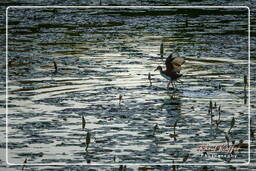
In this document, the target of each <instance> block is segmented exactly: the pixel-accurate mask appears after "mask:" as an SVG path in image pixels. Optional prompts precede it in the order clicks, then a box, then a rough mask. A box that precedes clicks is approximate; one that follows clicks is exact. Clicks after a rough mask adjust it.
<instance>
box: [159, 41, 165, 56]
mask: <svg viewBox="0 0 256 171" xmlns="http://www.w3.org/2000/svg"><path fill="white" fill-rule="evenodd" d="M160 55H161V58H163V57H164V43H163V42H162V43H161V45H160Z"/></svg>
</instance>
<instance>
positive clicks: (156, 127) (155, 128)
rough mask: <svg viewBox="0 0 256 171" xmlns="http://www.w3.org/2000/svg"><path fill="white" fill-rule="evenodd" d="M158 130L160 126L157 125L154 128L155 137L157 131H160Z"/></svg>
mask: <svg viewBox="0 0 256 171" xmlns="http://www.w3.org/2000/svg"><path fill="white" fill-rule="evenodd" d="M158 129H159V127H158V124H156V125H155V126H154V129H153V136H155V134H156V130H158Z"/></svg>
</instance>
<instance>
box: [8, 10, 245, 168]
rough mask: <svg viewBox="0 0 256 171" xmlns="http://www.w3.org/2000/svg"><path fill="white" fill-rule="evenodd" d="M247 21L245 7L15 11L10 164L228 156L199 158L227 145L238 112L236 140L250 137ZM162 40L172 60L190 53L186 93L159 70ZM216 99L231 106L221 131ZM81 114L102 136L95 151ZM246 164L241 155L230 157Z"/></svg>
mask: <svg viewBox="0 0 256 171" xmlns="http://www.w3.org/2000/svg"><path fill="white" fill-rule="evenodd" d="M234 26H235V27H234ZM246 27H247V13H246V11H245V10H244V9H232V10H231V9H226V10H224V9H223V10H218V9H215V10H201V9H200V10H195V11H194V10H185V9H179V10H178V9H51V8H50V9H19V10H14V9H10V11H9V47H10V49H9V56H8V60H9V68H8V69H9V90H10V94H9V101H10V103H9V104H10V106H9V116H8V121H9V122H10V125H9V143H10V149H9V154H10V155H9V156H10V159H11V161H12V162H16V163H22V162H23V161H24V157H28V158H29V161H30V162H31V163H32V162H34V163H46V162H47V163H53V162H67V163H70V162H85V159H86V160H87V162H89V161H90V162H91V163H111V162H113V160H112V159H113V156H115V158H116V160H117V161H118V162H120V163H125V162H127V163H144V162H146V163H157V162H166V163H170V162H172V161H173V160H174V159H175V162H181V161H182V159H183V157H184V156H186V154H188V153H191V156H192V157H189V159H190V160H191V162H201V161H202V162H204V161H213V162H216V161H217V162H220V163H221V162H223V160H219V159H216V158H214V159H205V158H200V157H199V156H198V153H197V152H196V148H195V146H194V144H198V143H201V142H209V143H222V142H225V137H224V136H223V135H224V132H225V129H227V128H228V127H229V124H230V119H229V118H230V116H233V115H234V116H235V117H236V122H237V124H236V126H235V129H234V134H233V135H232V138H233V139H240V138H243V139H246V137H247V128H246V124H244V123H245V122H246V121H247V118H248V117H247V115H243V116H242V117H239V115H238V114H239V112H244V113H246V112H245V111H247V106H246V105H245V104H246V103H245V104H243V100H245V98H244V99H243V97H241V96H240V94H241V93H243V84H242V81H241V80H242V79H241V78H243V75H246V74H247V57H246V53H247V37H246V36H245V34H244V32H246V29H245V28H246ZM161 42H163V43H164V45H165V47H166V48H165V52H164V54H163V56H164V57H166V56H165V55H166V54H169V53H170V52H172V51H173V50H174V49H175V48H177V49H179V52H181V53H182V56H186V60H187V64H186V65H185V66H184V77H182V81H183V84H179V85H178V86H177V88H178V89H177V90H170V91H166V80H163V78H161V76H160V75H159V74H156V73H153V70H154V69H155V68H156V66H158V65H162V60H161V58H160V51H159V46H160V44H161ZM197 54H200V58H198V57H197V56H196V55H197ZM54 63H55V64H56V65H55V64H54ZM149 72H151V81H152V86H149V82H148V73H149ZM220 84H221V85H222V86H221V89H218V88H216V87H217V86H218V85H220ZM120 94H121V95H122V101H121V102H120V105H119V101H120V100H119V99H118V96H119V95H120ZM210 100H212V101H214V102H217V104H218V105H219V104H221V106H222V108H223V113H222V122H221V124H220V125H219V129H220V130H219V132H218V134H216V136H213V134H212V131H214V130H211V129H210V123H209V122H210V117H209V115H207V110H208V103H209V101H210ZM81 116H84V117H85V120H86V121H88V122H87V123H86V128H85V130H87V131H91V132H92V133H93V134H94V136H95V138H96V141H95V142H94V143H92V144H91V146H89V148H88V150H89V152H91V153H89V155H88V156H86V155H85V152H84V146H81V142H80V138H81V134H82V133H84V132H81ZM175 123H176V126H175ZM155 125H158V126H159V129H158V130H157V131H156V132H155V136H152V135H153V128H154V126H155ZM174 126H175V127H176V129H175V133H174ZM170 134H173V135H176V134H177V135H178V137H175V136H173V137H171V136H170ZM174 138H175V141H174ZM63 142H65V143H64V144H63ZM156 142H157V143H156ZM15 144H16V145H15ZM11 147H12V148H11ZM42 154H43V155H42ZM56 156H57V157H56ZM170 156H171V157H170ZM56 158H57V159H56ZM245 160H246V151H242V152H241V156H240V157H239V158H237V159H234V161H233V160H232V161H231V162H236V161H241V162H243V161H245Z"/></svg>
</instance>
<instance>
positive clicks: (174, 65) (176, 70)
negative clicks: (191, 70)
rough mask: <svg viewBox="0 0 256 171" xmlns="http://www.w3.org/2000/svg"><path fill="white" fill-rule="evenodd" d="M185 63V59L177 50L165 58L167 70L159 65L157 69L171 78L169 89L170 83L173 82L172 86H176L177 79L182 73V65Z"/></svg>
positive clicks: (168, 78) (167, 77) (165, 76)
mask: <svg viewBox="0 0 256 171" xmlns="http://www.w3.org/2000/svg"><path fill="white" fill-rule="evenodd" d="M184 63H185V59H184V58H183V57H180V55H179V54H178V53H177V52H174V53H172V54H170V55H169V56H168V58H166V60H165V65H166V70H165V71H163V68H162V67H161V66H158V67H157V68H156V69H155V71H157V70H159V71H160V74H161V75H162V76H163V77H164V78H166V79H167V80H169V82H168V84H167V89H169V86H170V83H172V87H173V88H174V87H175V81H177V80H178V79H179V78H180V77H181V76H182V74H180V70H181V65H183V64H184Z"/></svg>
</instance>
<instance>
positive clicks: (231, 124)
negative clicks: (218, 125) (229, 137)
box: [228, 117, 235, 134]
mask: <svg viewBox="0 0 256 171" xmlns="http://www.w3.org/2000/svg"><path fill="white" fill-rule="evenodd" d="M234 125H235V117H233V118H232V120H231V122H230V128H229V130H228V133H229V134H230V131H231V129H232V128H233V127H234Z"/></svg>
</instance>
